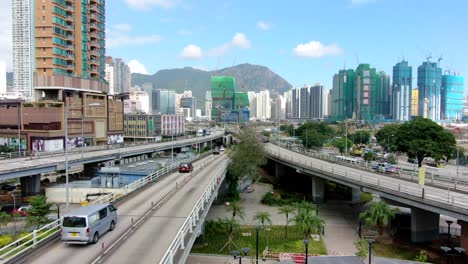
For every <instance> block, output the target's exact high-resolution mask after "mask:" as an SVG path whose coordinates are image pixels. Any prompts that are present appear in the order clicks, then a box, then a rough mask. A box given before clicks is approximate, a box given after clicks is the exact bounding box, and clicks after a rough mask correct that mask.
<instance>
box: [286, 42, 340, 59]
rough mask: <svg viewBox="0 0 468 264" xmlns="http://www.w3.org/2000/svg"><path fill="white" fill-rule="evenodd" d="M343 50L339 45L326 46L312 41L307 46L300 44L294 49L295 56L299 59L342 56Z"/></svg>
mask: <svg viewBox="0 0 468 264" xmlns="http://www.w3.org/2000/svg"><path fill="white" fill-rule="evenodd" d="M341 53H342V50H341V48H340V47H338V45H336V44H331V45H328V46H327V45H324V44H322V43H320V42H319V41H311V42H309V43H305V44H299V45H297V46H296V47H295V48H294V54H296V56H299V57H309V58H320V57H323V56H329V55H331V56H336V55H340V54H341Z"/></svg>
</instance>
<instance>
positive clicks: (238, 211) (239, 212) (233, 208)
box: [227, 202, 245, 220]
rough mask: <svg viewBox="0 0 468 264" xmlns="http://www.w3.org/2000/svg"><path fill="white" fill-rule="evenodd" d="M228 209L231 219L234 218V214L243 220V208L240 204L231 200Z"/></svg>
mask: <svg viewBox="0 0 468 264" xmlns="http://www.w3.org/2000/svg"><path fill="white" fill-rule="evenodd" d="M227 210H228V211H230V212H231V213H232V219H234V218H236V216H239V218H240V219H241V220H244V215H245V213H244V208H243V207H242V206H240V205H239V204H238V203H236V202H232V203H230V204H229V207H228V208H227Z"/></svg>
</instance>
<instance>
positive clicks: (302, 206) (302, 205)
mask: <svg viewBox="0 0 468 264" xmlns="http://www.w3.org/2000/svg"><path fill="white" fill-rule="evenodd" d="M294 206H295V207H296V208H297V214H299V213H300V212H301V211H306V212H313V211H315V210H317V206H316V205H315V204H314V203H309V202H306V201H300V202H296V203H294Z"/></svg>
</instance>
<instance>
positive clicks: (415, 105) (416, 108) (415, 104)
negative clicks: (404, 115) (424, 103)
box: [411, 88, 419, 117]
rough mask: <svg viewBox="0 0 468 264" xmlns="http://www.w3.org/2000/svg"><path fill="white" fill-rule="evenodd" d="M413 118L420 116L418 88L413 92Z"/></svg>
mask: <svg viewBox="0 0 468 264" xmlns="http://www.w3.org/2000/svg"><path fill="white" fill-rule="evenodd" d="M411 116H412V117H413V116H419V90H418V88H416V89H413V90H412V91H411Z"/></svg>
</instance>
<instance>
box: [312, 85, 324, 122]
mask: <svg viewBox="0 0 468 264" xmlns="http://www.w3.org/2000/svg"><path fill="white" fill-rule="evenodd" d="M309 93H310V96H309V97H310V99H309V102H310V104H309V114H308V117H309V118H308V119H312V120H318V119H322V118H323V85H321V84H320V83H317V84H315V85H314V86H312V87H310V90H309Z"/></svg>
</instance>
